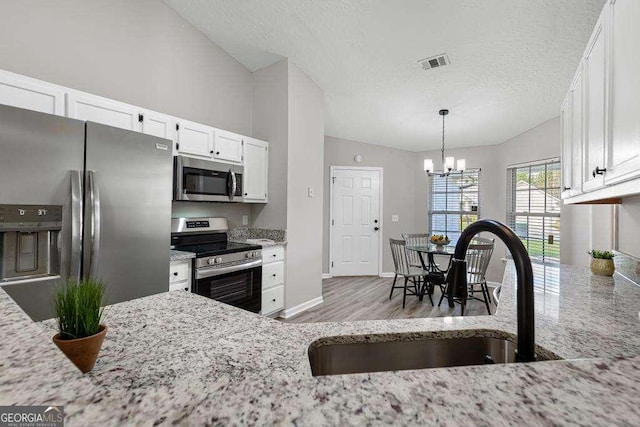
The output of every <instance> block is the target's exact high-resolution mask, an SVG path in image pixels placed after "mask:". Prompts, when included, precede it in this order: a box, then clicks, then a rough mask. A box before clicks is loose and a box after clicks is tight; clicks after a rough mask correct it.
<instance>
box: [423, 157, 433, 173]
mask: <svg viewBox="0 0 640 427" xmlns="http://www.w3.org/2000/svg"><path fill="white" fill-rule="evenodd" d="M424 171H425V172H433V160H431V159H424Z"/></svg>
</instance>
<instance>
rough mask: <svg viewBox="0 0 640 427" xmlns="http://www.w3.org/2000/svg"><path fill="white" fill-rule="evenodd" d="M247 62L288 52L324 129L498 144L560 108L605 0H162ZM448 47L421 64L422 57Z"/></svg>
mask: <svg viewBox="0 0 640 427" xmlns="http://www.w3.org/2000/svg"><path fill="white" fill-rule="evenodd" d="M165 2H166V3H168V4H169V5H170V6H171V7H172V8H173V9H174V10H176V11H177V12H178V13H179V14H180V15H181V16H183V17H184V18H185V19H186V20H187V21H189V22H190V23H192V24H193V25H194V26H195V27H196V28H198V29H199V30H200V31H202V32H203V33H204V34H206V35H207V36H208V37H209V38H210V39H211V40H213V41H214V42H215V43H217V44H218V45H219V46H221V47H222V48H223V49H225V50H226V51H227V52H228V53H229V54H231V55H232V56H233V57H235V58H236V59H237V60H238V61H239V62H240V63H242V64H243V65H244V66H246V67H247V68H248V69H250V70H252V71H255V70H258V69H260V68H262V67H265V66H267V65H270V64H271V63H274V62H276V61H278V60H280V59H282V58H289V59H290V60H292V61H293V62H294V63H295V64H296V65H297V66H299V67H300V68H301V69H302V70H303V71H304V72H305V73H306V74H307V75H308V76H309V77H311V78H312V79H313V80H314V81H315V82H316V83H317V84H318V85H319V86H320V87H321V88H322V89H323V90H324V91H325V95H326V96H325V133H326V134H327V135H331V136H336V137H341V138H346V139H352V140H356V141H362V142H368V143H373V144H380V145H386V146H391V147H396V148H402V149H407V150H412V151H422V150H428V149H434V148H438V147H439V144H440V140H441V131H442V129H441V126H442V122H441V117H440V116H438V110H439V109H441V108H449V109H450V110H451V114H450V115H449V116H448V117H447V124H446V134H447V146H448V147H466V146H477V145H487V144H496V143H500V142H503V141H505V140H507V139H509V138H511V137H513V136H515V135H518V134H520V133H522V132H524V131H526V130H528V129H530V128H532V127H535V126H537V125H538V124H540V123H542V122H545V121H547V120H549V119H551V118H553V117H555V116H557V115H558V114H559V109H560V104H561V102H562V100H563V97H564V95H565V93H566V90H567V88H568V86H569V83H570V81H571V78H572V76H573V74H574V72H575V69H576V67H577V66H578V63H579V61H580V55H581V54H582V52H583V50H584V48H585V46H586V43H587V41H588V38H589V35H590V33H591V30H592V28H593V26H594V24H595V21H596V20H597V17H598V14H599V12H600V9H601V8H602V6H603V4H604V2H605V0H482V1H479V0H393V1H390V0H242V1H237V0H165ZM440 53H447V54H448V56H449V59H450V61H451V64H450V65H448V66H445V67H442V68H436V69H432V70H428V71H425V70H423V69H422V67H421V64H420V63H419V62H418V60H419V59H423V58H426V57H430V56H433V55H437V54H440Z"/></svg>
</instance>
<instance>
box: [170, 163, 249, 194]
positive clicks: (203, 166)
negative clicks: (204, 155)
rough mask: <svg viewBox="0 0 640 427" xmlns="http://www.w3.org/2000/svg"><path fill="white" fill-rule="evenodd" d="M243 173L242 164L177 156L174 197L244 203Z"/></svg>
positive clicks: (174, 168) (174, 171)
mask: <svg viewBox="0 0 640 427" xmlns="http://www.w3.org/2000/svg"><path fill="white" fill-rule="evenodd" d="M243 173H244V168H243V167H242V166H238V165H230V164H227V163H219V162H213V161H210V160H199V159H192V158H190V157H183V156H176V157H174V167H173V190H174V195H173V200H184V201H195V202H241V201H242V194H243V193H242V174H243Z"/></svg>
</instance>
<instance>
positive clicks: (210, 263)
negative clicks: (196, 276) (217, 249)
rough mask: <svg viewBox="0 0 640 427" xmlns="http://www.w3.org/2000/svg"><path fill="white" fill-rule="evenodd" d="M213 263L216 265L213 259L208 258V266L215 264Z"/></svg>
mask: <svg viewBox="0 0 640 427" xmlns="http://www.w3.org/2000/svg"><path fill="white" fill-rule="evenodd" d="M215 263H216V260H215V258H209V259H208V260H207V264H209V265H212V264H215Z"/></svg>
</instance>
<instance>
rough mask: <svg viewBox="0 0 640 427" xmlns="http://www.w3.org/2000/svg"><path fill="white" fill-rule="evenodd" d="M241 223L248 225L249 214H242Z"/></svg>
mask: <svg viewBox="0 0 640 427" xmlns="http://www.w3.org/2000/svg"><path fill="white" fill-rule="evenodd" d="M242 225H249V215H242Z"/></svg>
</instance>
